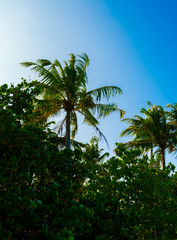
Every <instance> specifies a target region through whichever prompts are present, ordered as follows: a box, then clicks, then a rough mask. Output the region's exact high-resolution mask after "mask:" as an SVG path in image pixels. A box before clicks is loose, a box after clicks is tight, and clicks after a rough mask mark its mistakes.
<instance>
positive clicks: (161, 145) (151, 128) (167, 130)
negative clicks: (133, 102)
mask: <svg viewBox="0 0 177 240" xmlns="http://www.w3.org/2000/svg"><path fill="white" fill-rule="evenodd" d="M148 105H149V107H150V108H148V109H147V110H146V109H145V108H142V109H141V111H140V113H143V114H144V115H145V118H143V117H140V116H135V117H134V118H128V119H123V121H125V122H127V123H129V124H130V126H129V127H128V128H127V129H125V130H124V131H123V132H122V133H121V136H125V135H131V136H134V139H133V141H131V142H129V145H130V146H140V147H142V148H144V149H146V150H147V149H152V148H153V147H155V148H156V149H157V150H156V152H155V153H160V154H161V159H162V166H163V168H164V167H165V151H166V150H168V151H169V152H172V151H173V149H174V139H175V138H176V137H175V133H174V131H173V126H172V125H171V123H170V122H169V119H168V113H167V111H165V110H164V109H163V107H161V106H156V105H152V104H151V103H150V102H148Z"/></svg>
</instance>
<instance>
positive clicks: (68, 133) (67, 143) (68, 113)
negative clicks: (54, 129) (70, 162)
mask: <svg viewBox="0 0 177 240" xmlns="http://www.w3.org/2000/svg"><path fill="white" fill-rule="evenodd" d="M70 125H71V111H67V115H66V148H69V149H70V148H71V146H70V135H71V133H70V132H71V130H70Z"/></svg>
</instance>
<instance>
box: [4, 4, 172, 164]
mask: <svg viewBox="0 0 177 240" xmlns="http://www.w3.org/2000/svg"><path fill="white" fill-rule="evenodd" d="M176 9H177V1H176V0H168V1H167V0H143V1H142V0H134V1H132V0H96V1H95V0H89V1H83V0H50V1H49V0H25V1H24V0H0V35H1V38H0V54H1V58H0V75H1V78H0V84H3V83H11V82H13V83H15V84H16V83H18V82H20V81H21V77H23V78H26V79H29V78H30V79H32V80H33V79H35V78H36V77H35V76H34V75H33V74H32V73H31V72H30V70H29V69H25V68H23V67H22V66H20V65H19V63H20V62H23V61H34V62H35V61H36V60H37V59H39V58H46V59H49V60H51V61H53V60H54V59H56V58H57V59H58V60H59V61H60V62H63V61H64V60H68V59H69V53H74V54H81V53H83V52H85V53H87V55H88V56H89V58H90V66H89V67H88V72H87V73H88V79H89V85H88V89H93V88H97V87H101V86H104V85H116V86H118V87H120V88H121V89H122V91H123V95H122V96H118V97H116V98H115V99H112V102H116V103H118V106H119V108H122V109H124V110H125V111H126V117H133V115H136V114H139V111H140V109H141V108H142V107H147V105H146V101H151V102H152V104H157V105H162V106H163V107H165V105H166V104H168V103H175V102H177V100H176V87H177V81H176V79H177V68H176V60H177V44H176V43H177V32H176V23H177V15H176ZM126 126H127V125H126V124H125V123H122V122H120V118H119V114H118V113H114V114H112V115H111V116H110V117H108V118H106V119H103V120H101V121H100V129H101V131H102V132H103V133H104V135H105V136H106V138H107V140H108V142H109V145H110V153H111V154H112V150H113V149H114V143H115V142H119V141H123V142H124V141H126V140H127V139H126V138H124V139H122V138H120V136H119V135H120V132H121V131H122V130H123V129H124V128H125V127H126ZM93 135H94V130H93V129H92V128H91V127H87V126H86V125H82V124H81V126H80V129H79V132H78V134H77V137H76V140H79V141H82V142H88V141H89V140H90V138H91V137H92V136H93ZM102 146H103V147H104V148H105V149H106V145H105V143H104V142H102ZM106 150H107V149H106ZM170 158H171V157H169V156H168V161H169V160H170ZM171 159H173V160H172V162H173V163H174V164H175V165H176V163H177V160H176V159H175V158H174V157H172V158H171ZM168 161H167V162H168Z"/></svg>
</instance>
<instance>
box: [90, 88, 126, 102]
mask: <svg viewBox="0 0 177 240" xmlns="http://www.w3.org/2000/svg"><path fill="white" fill-rule="evenodd" d="M87 94H90V95H92V96H94V97H95V98H96V101H100V100H101V98H102V97H103V98H105V99H107V100H109V98H110V97H114V96H116V95H117V94H119V95H120V94H122V90H121V89H120V88H119V87H116V86H105V87H101V88H96V89H93V90H91V91H89V92H87Z"/></svg>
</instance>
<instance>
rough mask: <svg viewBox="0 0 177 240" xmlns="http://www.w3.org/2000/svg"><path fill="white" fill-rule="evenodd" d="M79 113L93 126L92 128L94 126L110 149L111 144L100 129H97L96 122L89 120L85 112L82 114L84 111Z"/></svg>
mask: <svg viewBox="0 0 177 240" xmlns="http://www.w3.org/2000/svg"><path fill="white" fill-rule="evenodd" d="M78 112H79V113H80V114H81V115H83V116H84V117H85V121H86V122H88V123H89V125H91V126H93V127H94V128H95V130H96V132H98V134H99V137H100V139H102V138H103V139H104V140H105V142H106V144H107V146H108V148H109V144H108V141H107V139H106V137H105V136H104V134H103V133H102V132H101V131H100V129H99V128H98V127H97V125H96V124H95V123H94V122H92V119H90V118H88V116H87V114H85V113H84V112H82V111H78Z"/></svg>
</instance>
